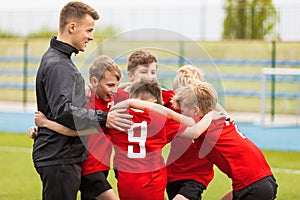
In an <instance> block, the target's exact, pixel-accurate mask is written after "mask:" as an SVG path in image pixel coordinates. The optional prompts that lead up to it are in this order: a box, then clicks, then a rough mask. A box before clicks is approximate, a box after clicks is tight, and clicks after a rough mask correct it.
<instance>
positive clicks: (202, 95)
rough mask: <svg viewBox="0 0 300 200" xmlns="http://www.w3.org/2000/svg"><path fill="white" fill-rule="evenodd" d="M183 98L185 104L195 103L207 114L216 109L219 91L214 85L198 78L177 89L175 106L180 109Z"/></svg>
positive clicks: (173, 100) (174, 99) (191, 104)
mask: <svg viewBox="0 0 300 200" xmlns="http://www.w3.org/2000/svg"><path fill="white" fill-rule="evenodd" d="M183 100H184V103H185V106H193V105H195V106H197V107H199V109H200V110H201V111H202V112H203V114H204V115H205V114H206V113H208V112H209V111H212V110H214V109H215V107H216V105H217V93H216V91H215V90H214V88H213V87H212V85H210V84H208V83H206V82H201V81H199V80H198V81H195V82H193V83H190V84H189V85H186V86H182V87H180V88H178V89H177V90H176V94H175V96H174V97H173V99H172V103H173V105H174V107H175V108H176V109H180V104H181V103H182V102H183Z"/></svg>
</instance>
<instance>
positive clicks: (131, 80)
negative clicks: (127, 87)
mask: <svg viewBox="0 0 300 200" xmlns="http://www.w3.org/2000/svg"><path fill="white" fill-rule="evenodd" d="M127 77H128V80H129V81H130V82H133V81H134V77H133V74H132V73H131V72H127Z"/></svg>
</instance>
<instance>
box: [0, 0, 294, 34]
mask: <svg viewBox="0 0 300 200" xmlns="http://www.w3.org/2000/svg"><path fill="white" fill-rule="evenodd" d="M69 1H70V0H8V1H6V2H5V4H2V5H1V7H0V23H1V24H0V27H1V28H3V29H4V30H5V29H10V30H12V31H13V32H20V31H21V32H31V31H32V30H35V29H37V28H40V27H41V26H44V25H45V23H46V24H47V25H48V26H50V27H52V28H53V27H57V23H58V16H59V11H60V10H61V8H62V7H63V6H64V5H65V4H66V3H67V2H69ZM82 2H85V3H87V4H89V5H91V6H92V7H94V8H95V9H96V10H97V11H99V13H100V16H101V25H103V26H104V25H105V24H106V23H107V22H108V23H111V24H113V25H115V24H118V23H121V26H122V27H121V30H122V31H128V30H132V29H135V28H141V27H143V26H145V27H151V28H152V27H157V28H163V27H166V28H167V29H171V30H175V31H178V32H181V33H182V34H185V35H187V36H189V37H194V36H195V35H196V36H199V35H200V34H201V35H202V36H201V38H200V39H208V40H218V39H220V37H221V32H222V30H221V29H222V26H223V25H222V23H223V20H224V16H225V14H224V9H223V6H224V3H225V2H226V0H181V1H175V0H150V1H149V0H148V1H145V0H82ZM273 4H274V5H275V7H280V8H282V7H292V8H293V6H294V5H297V8H299V7H300V1H299V0H273ZM136 7H138V8H143V9H136V10H135V11H134V12H132V10H131V9H130V8H133V9H134V8H136ZM156 7H157V8H159V9H153V8H156ZM122 8H124V9H122ZM148 8H149V9H148ZM181 8H182V9H181ZM183 8H188V9H183ZM205 8H207V9H205ZM141 10H143V11H146V12H145V13H141V12H140V11H141ZM1 11H2V13H3V15H1ZM29 11H32V13H34V15H31V14H30V12H29ZM174 12H176V13H174ZM17 13H19V14H17ZM44 13H45V14H44ZM46 13H47V14H46ZM177 13H179V14H177ZM294 13H296V15H295V16H292V18H290V17H289V18H283V19H282V20H281V22H283V23H282V24H283V25H280V30H279V31H280V35H281V36H282V37H283V38H284V37H285V34H290V33H293V34H294V35H296V36H295V38H296V39H297V38H299V34H298V33H299V29H300V27H298V28H297V30H296V28H295V22H294V21H295V20H296V19H297V18H298V19H299V17H300V16H299V15H300V12H296V11H293V13H292V14H294ZM16 14H17V15H16ZM137 16H138V17H137ZM298 16H299V17H298ZM284 17H286V16H284ZM162 19H164V20H162ZM191 19H192V20H191ZM158 20H159V21H158ZM195 22H197V24H198V26H195ZM199 24H201V26H199ZM200 29H201V30H200ZM202 30H205V33H204V32H203V31H202ZM193 31H194V32H193ZM209 37H210V38H209ZM198 39H199V38H198ZM290 39H291V40H294V38H290ZM290 39H289V38H288V40H290Z"/></svg>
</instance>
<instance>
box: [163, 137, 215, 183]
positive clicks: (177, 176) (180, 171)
mask: <svg viewBox="0 0 300 200" xmlns="http://www.w3.org/2000/svg"><path fill="white" fill-rule="evenodd" d="M199 151H200V148H199V145H197V144H195V143H194V142H192V140H190V139H187V138H182V137H176V138H175V139H174V140H173V141H172V142H171V149H170V154H169V156H168V160H167V171H168V182H174V181H178V180H190V179H192V180H195V181H197V182H199V183H202V184H203V185H204V186H205V187H207V186H208V184H209V183H210V181H211V180H212V179H213V177H214V170H213V163H211V162H210V161H208V160H207V159H206V158H199Z"/></svg>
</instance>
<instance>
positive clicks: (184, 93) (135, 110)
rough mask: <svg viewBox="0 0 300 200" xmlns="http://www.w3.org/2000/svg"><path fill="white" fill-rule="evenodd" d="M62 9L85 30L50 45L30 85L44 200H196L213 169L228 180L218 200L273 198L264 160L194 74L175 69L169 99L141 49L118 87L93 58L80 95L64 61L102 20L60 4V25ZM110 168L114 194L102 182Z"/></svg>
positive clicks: (110, 67) (113, 72)
mask: <svg viewBox="0 0 300 200" xmlns="http://www.w3.org/2000/svg"><path fill="white" fill-rule="evenodd" d="M82 8H84V9H82ZM68 9H70V10H72V11H73V12H75V11H74V10H76V16H77V15H80V14H79V13H80V12H82V13H81V14H82V17H81V18H79V19H80V20H83V21H82V23H81V24H80V25H81V26H83V29H80V30H78V29H79V28H78V27H77V26H78V24H76V23H74V24H73V26H71V25H70V26H67V25H66V26H67V28H66V27H63V26H62V27H60V28H61V29H62V30H61V32H60V36H59V37H53V38H52V39H51V42H50V48H49V49H48V51H47V52H46V53H45V55H44V56H43V59H42V61H41V64H40V67H39V70H38V74H37V78H36V86H37V88H36V95H37V103H38V111H37V112H36V113H35V123H36V125H37V127H38V129H36V128H34V127H32V128H30V129H29V134H30V137H31V138H34V148H33V161H34V166H35V168H36V170H37V172H38V173H39V175H40V177H41V180H42V182H43V199H64V200H66V199H76V195H77V192H78V191H80V193H81V199H84V200H92V199H121V200H123V199H125V200H126V199H128V200H135V199H141V200H147V199H149V200H150V199H151V200H154V199H157V200H163V199H165V192H166V193H167V195H168V199H170V200H171V199H195V200H196V199H197V200H199V199H201V195H202V193H203V192H204V190H205V189H206V188H207V187H208V186H209V183H210V181H211V180H212V179H213V177H214V166H216V167H218V168H219V169H220V170H221V171H222V172H223V173H225V174H226V175H227V176H228V177H229V178H230V179H231V180H232V191H229V192H228V194H224V197H223V200H226V199H234V200H238V199H243V200H247V199H249V200H250V199H260V200H272V199H275V197H276V193H277V183H276V180H275V178H274V176H273V173H272V171H271V169H270V166H269V165H268V163H267V161H266V159H265V157H264V155H263V153H262V152H261V150H260V149H259V148H258V147H257V146H256V145H255V144H254V143H253V142H251V141H250V140H249V139H248V138H246V137H245V136H244V135H243V133H241V132H240V131H239V130H238V127H237V126H236V124H235V122H234V120H232V118H231V117H230V116H229V115H228V114H227V113H226V111H225V110H224V108H223V107H222V106H221V105H219V104H218V102H217V93H216V91H215V90H214V88H213V86H212V85H211V84H209V83H207V82H206V81H205V77H204V76H203V74H202V73H201V71H200V70H199V69H198V68H197V67H195V66H192V65H185V66H182V67H180V68H179V69H178V70H177V73H176V76H175V77H174V80H173V88H172V90H166V89H163V88H161V86H160V84H159V83H158V78H157V70H158V60H157V58H156V56H154V55H153V54H152V53H151V52H149V51H148V50H145V49H140V50H135V51H133V52H132V53H131V54H130V56H129V58H128V63H127V76H128V80H129V83H120V82H121V80H122V70H121V69H120V67H119V66H118V65H117V63H116V62H115V61H113V59H111V58H110V57H108V56H105V55H100V56H97V57H96V58H95V59H94V61H93V62H92V64H91V65H90V67H89V87H88V88H85V83H84V79H83V77H82V76H81V74H80V72H79V71H78V70H77V68H76V66H75V65H74V64H73V62H72V61H71V58H70V57H71V54H72V53H78V51H84V49H85V45H86V43H84V44H82V46H80V45H79V44H78V43H76V42H74V41H77V40H78V37H79V36H78V35H80V34H79V32H80V31H83V30H86V31H83V32H84V33H83V32H82V34H81V36H82V37H83V38H84V36H86V38H87V42H88V41H89V40H92V39H93V38H92V36H91V35H90V34H91V33H90V32H92V30H93V29H91V27H93V25H94V24H93V23H92V22H94V21H95V20H97V19H98V18H99V16H98V15H96V14H97V13H96V11H95V10H93V9H92V8H90V7H89V6H87V5H86V4H83V3H81V2H70V3H69V4H67V5H66V6H65V7H64V8H63V10H62V12H61V16H62V15H64V14H65V15H67V16H68V17H69V18H70V19H73V17H74V16H73V17H72V14H70V13H71V12H68ZM97 16H98V17H97ZM68 17H66V18H62V17H61V18H60V20H63V19H64V20H66V19H68ZM77 17H78V16H77ZM88 18H90V19H88ZM92 19H93V20H92ZM66 21H67V22H68V20H66ZM71 21H72V20H71ZM75 21H76V20H75ZM89 22H90V23H89ZM65 24H68V23H65ZM84 28H86V29H84ZM76 31H79V32H77V35H76V36H74V35H73V34H74V32H76ZM65 36H69V37H70V38H72V37H73V40H74V41H73V40H71V41H67V42H66V41H65V40H67V39H65V38H66V37H65ZM68 40H70V39H68ZM167 144H170V152H169V155H168V158H167V160H166V161H165V160H164V158H163V156H162V149H163V148H164V147H165V146H166V145H167ZM113 151H114V154H112V152H113ZM111 160H112V161H113V162H111ZM111 168H113V169H114V171H115V175H116V176H115V178H116V180H117V190H118V195H116V194H115V193H114V190H113V189H112V186H111V185H110V183H109V182H108V180H107V177H108V174H109V171H110V169H111ZM216 189H217V188H216Z"/></svg>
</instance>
